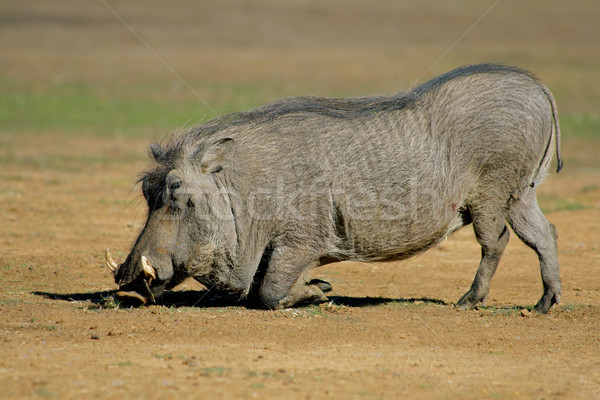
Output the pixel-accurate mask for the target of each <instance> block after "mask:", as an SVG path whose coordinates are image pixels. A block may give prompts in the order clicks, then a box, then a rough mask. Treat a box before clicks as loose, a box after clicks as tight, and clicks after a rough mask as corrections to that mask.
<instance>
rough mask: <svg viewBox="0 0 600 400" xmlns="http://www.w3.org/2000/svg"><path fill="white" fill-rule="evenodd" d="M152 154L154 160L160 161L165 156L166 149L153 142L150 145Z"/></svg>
mask: <svg viewBox="0 0 600 400" xmlns="http://www.w3.org/2000/svg"><path fill="white" fill-rule="evenodd" d="M150 154H152V157H153V158H154V161H156V162H158V163H159V162H161V161H163V160H164V158H165V150H164V149H163V148H162V147H161V146H160V144H158V143H152V144H151V145H150Z"/></svg>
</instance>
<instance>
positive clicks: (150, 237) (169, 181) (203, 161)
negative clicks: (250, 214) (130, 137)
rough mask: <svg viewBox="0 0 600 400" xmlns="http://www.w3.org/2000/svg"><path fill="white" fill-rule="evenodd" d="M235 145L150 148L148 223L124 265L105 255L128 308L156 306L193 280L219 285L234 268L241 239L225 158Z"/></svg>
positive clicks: (145, 186) (228, 142) (222, 142)
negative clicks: (227, 270)
mask: <svg viewBox="0 0 600 400" xmlns="http://www.w3.org/2000/svg"><path fill="white" fill-rule="evenodd" d="M232 145H233V140H231V139H221V140H217V141H213V142H208V143H207V144H201V145H199V146H198V145H192V144H190V143H184V142H177V141H174V142H172V143H170V144H169V147H168V148H166V149H165V148H162V147H160V146H159V145H152V146H151V151H152V155H153V157H154V159H155V160H156V163H157V165H156V166H155V167H154V168H153V169H151V170H150V171H148V172H147V173H145V174H144V176H143V177H142V179H141V182H142V191H143V194H144V197H145V199H146V202H147V204H148V218H147V220H146V224H145V226H144V229H143V230H142V232H141V233H140V235H139V237H138V238H137V240H136V242H135V244H134V246H133V248H132V249H131V252H130V253H129V255H128V256H127V258H126V260H125V262H124V263H122V264H121V265H118V264H117V263H116V262H115V261H114V260H113V258H112V257H111V255H110V253H109V251H108V249H107V251H106V255H105V256H106V265H107V266H108V268H109V269H110V270H111V271H112V272H113V274H114V278H115V282H116V283H117V284H118V285H119V291H118V292H117V293H116V297H117V299H119V300H120V301H122V302H124V303H126V304H128V305H143V304H146V303H152V302H154V301H155V299H156V298H157V297H158V296H160V295H161V294H162V293H163V291H164V290H165V289H170V288H172V287H174V286H176V285H177V284H179V283H181V282H182V281H183V280H184V279H185V278H187V277H188V276H193V277H194V278H196V279H197V280H198V281H200V282H202V283H203V284H204V285H206V286H208V287H211V286H215V285H216V284H217V283H218V282H220V281H221V280H220V279H219V276H220V275H221V274H220V273H219V271H222V270H223V268H228V266H229V265H231V262H230V258H231V254H232V251H233V250H234V249H235V246H236V243H237V239H236V232H235V225H234V221H233V213H232V210H231V204H230V198H229V192H228V191H227V190H226V183H227V178H226V176H225V174H226V168H227V167H226V161H227V154H228V152H229V151H230V150H231V147H232Z"/></svg>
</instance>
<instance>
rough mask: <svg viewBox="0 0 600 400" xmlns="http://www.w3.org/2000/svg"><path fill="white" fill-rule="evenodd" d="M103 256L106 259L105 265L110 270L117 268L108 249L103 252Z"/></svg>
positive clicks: (113, 270)
mask: <svg viewBox="0 0 600 400" xmlns="http://www.w3.org/2000/svg"><path fill="white" fill-rule="evenodd" d="M104 258H105V259H106V266H107V267H108V269H109V270H110V272H115V271H116V270H117V269H118V268H119V266H118V265H117V263H116V262H115V260H113V259H112V257H111V256H110V251H109V249H106V252H105V253H104Z"/></svg>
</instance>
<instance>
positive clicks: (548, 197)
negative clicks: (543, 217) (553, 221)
mask: <svg viewBox="0 0 600 400" xmlns="http://www.w3.org/2000/svg"><path fill="white" fill-rule="evenodd" d="M538 201H539V202H540V208H541V209H542V211H543V212H544V213H547V212H554V211H579V210H587V209H589V208H591V207H590V206H588V205H585V204H582V203H580V202H579V201H578V200H576V199H573V198H564V197H560V196H556V195H553V194H542V195H538Z"/></svg>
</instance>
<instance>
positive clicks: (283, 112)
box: [106, 65, 562, 313]
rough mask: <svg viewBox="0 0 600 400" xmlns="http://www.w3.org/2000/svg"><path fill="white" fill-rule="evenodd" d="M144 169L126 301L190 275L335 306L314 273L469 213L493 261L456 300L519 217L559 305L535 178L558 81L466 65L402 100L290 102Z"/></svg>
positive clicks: (274, 299) (280, 301) (123, 280)
mask: <svg viewBox="0 0 600 400" xmlns="http://www.w3.org/2000/svg"><path fill="white" fill-rule="evenodd" d="M150 149H151V153H152V156H153V158H154V160H155V165H154V167H153V168H152V169H150V170H149V171H147V172H146V173H145V174H144V175H143V177H142V179H141V182H142V191H143V194H144V197H145V198H146V201H147V203H148V218H147V221H146V225H145V227H144V229H143V230H142V232H141V233H140V235H139V237H138V238H137V241H136V242H135V244H134V246H133V248H132V249H131V252H130V253H129V256H128V257H127V259H126V260H125V262H124V263H123V264H121V265H120V266H118V265H117V264H116V263H115V262H114V261H113V260H112V258H111V257H110V254H109V253H108V251H107V253H106V260H107V265H108V267H109V268H110V269H111V270H112V271H113V272H114V277H115V280H116V282H117V283H118V285H119V289H120V290H119V292H117V294H116V296H117V297H118V298H119V299H121V300H123V301H131V302H137V303H138V304H145V303H147V302H152V301H154V299H155V298H156V297H157V296H159V295H160V294H161V293H162V292H163V290H164V289H169V288H173V287H174V286H176V285H177V284H179V283H181V282H182V281H183V280H184V279H185V278H187V277H193V278H195V279H197V280H198V281H199V282H201V283H202V284H204V285H206V286H207V287H208V288H211V289H212V288H214V289H218V290H226V291H229V292H233V293H239V294H240V296H241V297H245V296H249V299H251V300H252V301H254V302H255V303H254V304H257V305H259V306H262V307H266V308H285V307H292V306H295V305H299V304H307V303H314V302H322V301H326V300H327V298H326V297H325V295H324V292H326V291H327V290H330V289H331V287H330V286H329V284H328V283H327V282H324V281H315V280H313V281H307V275H308V272H309V271H310V270H311V269H313V268H315V267H317V266H320V265H324V264H327V263H330V262H334V261H338V260H358V261H382V260H399V259H404V258H407V257H410V256H413V255H415V254H417V253H420V252H423V251H425V250H427V249H429V248H431V247H432V246H435V245H436V244H438V243H439V242H440V241H441V240H443V239H444V238H445V237H446V236H447V235H449V234H450V233H452V232H454V231H455V230H457V229H458V228H460V227H462V226H465V225H467V224H469V223H471V222H472V223H473V228H474V230H475V236H476V238H477V240H478V242H479V243H480V244H481V249H482V257H481V261H480V263H479V269H478V270H477V274H476V276H475V280H474V281H473V284H472V285H471V288H470V289H469V291H467V293H466V294H465V295H463V296H462V297H461V298H460V300H459V301H458V306H459V307H461V308H471V307H473V306H475V305H476V304H478V303H479V302H482V301H485V300H486V297H487V295H488V291H489V289H490V280H491V279H492V276H493V274H494V272H495V271H496V267H497V265H498V262H499V261H500V257H501V256H502V252H503V251H504V248H505V247H506V244H507V243H508V236H509V233H508V229H507V225H506V222H508V223H509V224H510V226H511V227H512V229H513V231H514V232H515V233H516V234H517V236H518V237H519V238H520V239H521V240H523V241H524V242H525V243H526V244H527V245H528V246H529V247H531V248H532V249H533V250H535V252H536V253H537V255H538V257H539V262H540V267H541V273H542V280H543V284H544V294H543V296H542V298H541V299H540V300H539V302H538V303H537V305H536V306H535V309H536V310H537V311H539V312H542V313H545V312H547V311H548V310H549V309H550V307H551V306H552V305H553V304H555V303H558V302H559V300H560V293H561V287H560V278H559V272H558V260H557V250H556V237H557V234H556V230H555V228H554V226H553V225H552V224H550V223H549V222H548V221H547V220H546V218H545V217H544V215H543V214H542V212H541V211H540V209H539V207H538V205H537V201H536V195H535V188H536V186H537V185H538V184H539V183H540V182H541V181H542V180H543V179H544V176H545V174H546V170H547V169H548V167H549V164H550V163H551V159H552V154H553V152H554V150H556V155H557V158H558V168H557V172H558V170H560V168H561V164H562V161H561V158H560V150H559V149H560V130H559V124H558V116H557V110H556V104H555V101H554V98H553V97H552V94H551V93H550V91H549V90H548V89H547V88H546V87H545V86H544V85H542V84H541V83H539V82H537V81H536V80H535V79H534V78H533V77H532V76H531V75H529V74H528V73H526V72H524V71H522V70H520V69H517V68H513V67H507V66H502V65H474V66H467V67H463V68H459V69H456V70H454V71H451V72H449V73H447V74H445V75H442V76H439V77H437V78H435V79H433V80H431V81H429V82H427V83H425V84H423V85H421V86H418V87H416V88H414V89H412V90H409V91H407V92H402V93H399V94H396V95H393V96H390V97H386V96H376V97H364V98H354V99H327V98H314V97H298V98H289V99H284V100H281V101H277V102H274V103H272V104H269V105H267V106H264V107H262V108H259V109H256V110H253V111H249V112H243V113H236V114H232V115H227V116H223V117H219V118H216V119H214V120H212V121H211V122H208V123H206V124H204V125H201V126H198V127H196V128H193V129H191V130H189V131H188V132H186V133H183V134H178V135H175V136H173V137H172V138H171V139H169V140H168V141H166V142H165V143H164V144H163V145H157V144H154V145H152V146H151V147H150Z"/></svg>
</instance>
